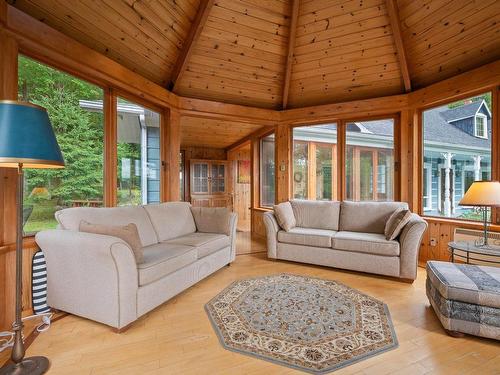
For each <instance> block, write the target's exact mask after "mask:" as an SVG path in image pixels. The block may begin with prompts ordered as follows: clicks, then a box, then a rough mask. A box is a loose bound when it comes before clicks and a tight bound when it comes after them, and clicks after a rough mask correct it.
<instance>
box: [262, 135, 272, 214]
mask: <svg viewBox="0 0 500 375" xmlns="http://www.w3.org/2000/svg"><path fill="white" fill-rule="evenodd" d="M275 176H276V162H275V158H274V134H271V135H268V136H267V137H264V138H262V139H261V140H260V205H261V206H262V207H272V206H273V205H274V203H275V187H274V186H275V181H276V180H275Z"/></svg>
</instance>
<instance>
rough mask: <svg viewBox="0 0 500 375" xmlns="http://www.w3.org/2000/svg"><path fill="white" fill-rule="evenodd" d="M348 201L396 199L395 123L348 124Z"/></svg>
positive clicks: (390, 121)
mask: <svg viewBox="0 0 500 375" xmlns="http://www.w3.org/2000/svg"><path fill="white" fill-rule="evenodd" d="M345 187H346V198H347V199H348V200H355V201H367V200H369V201H391V200H393V199H394V120H393V119H383V120H375V121H361V122H350V123H347V128H346V182H345Z"/></svg>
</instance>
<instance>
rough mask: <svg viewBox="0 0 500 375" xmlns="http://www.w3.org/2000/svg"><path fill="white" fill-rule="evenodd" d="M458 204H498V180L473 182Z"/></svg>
mask: <svg viewBox="0 0 500 375" xmlns="http://www.w3.org/2000/svg"><path fill="white" fill-rule="evenodd" d="M459 204H460V205H461V206H486V207H491V206H500V182H498V181H475V182H473V183H472V185H471V186H470V188H469V190H467V192H466V193H465V195H464V196H463V198H462V199H461V200H460V203H459Z"/></svg>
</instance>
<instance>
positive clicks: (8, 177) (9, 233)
mask: <svg viewBox="0 0 500 375" xmlns="http://www.w3.org/2000/svg"><path fill="white" fill-rule="evenodd" d="M6 20H7V4H6V3H5V2H4V1H2V2H0V51H1V53H0V100H17V54H18V45H17V41H16V40H15V39H14V38H12V37H11V36H9V35H7V33H5V31H4V27H5V24H6ZM16 190H17V170H16V169H10V168H0V330H3V329H10V326H11V324H12V322H13V321H14V307H15V288H14V285H15V264H16V263H15V251H14V250H15V245H13V244H14V242H15V240H16V212H17V210H16V207H17V206H16Z"/></svg>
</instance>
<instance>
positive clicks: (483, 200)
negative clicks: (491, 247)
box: [459, 181, 500, 247]
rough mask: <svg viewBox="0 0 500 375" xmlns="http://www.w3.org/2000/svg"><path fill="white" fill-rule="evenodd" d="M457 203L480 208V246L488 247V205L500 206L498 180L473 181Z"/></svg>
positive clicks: (499, 185)
mask: <svg viewBox="0 0 500 375" xmlns="http://www.w3.org/2000/svg"><path fill="white" fill-rule="evenodd" d="M459 205H460V206H475V207H481V208H482V211H483V224H484V228H483V236H484V238H483V243H482V244H481V245H480V246H484V247H488V207H496V206H500V182H498V181H474V182H473V183H472V185H471V186H470V187H469V189H468V190H467V192H466V193H465V195H464V196H463V198H462V199H461V200H460V203H459Z"/></svg>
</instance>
